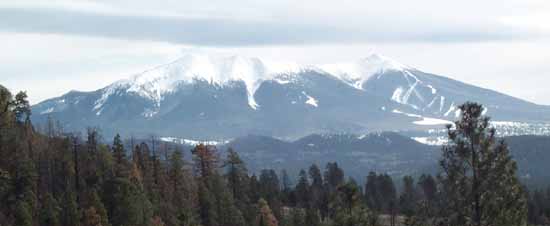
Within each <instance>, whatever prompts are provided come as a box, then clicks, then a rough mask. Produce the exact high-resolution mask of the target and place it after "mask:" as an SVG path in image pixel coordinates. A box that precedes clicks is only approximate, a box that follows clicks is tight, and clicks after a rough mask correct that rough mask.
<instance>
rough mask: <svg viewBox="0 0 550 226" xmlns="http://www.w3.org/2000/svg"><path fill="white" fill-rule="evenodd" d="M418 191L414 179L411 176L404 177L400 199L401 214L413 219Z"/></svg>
mask: <svg viewBox="0 0 550 226" xmlns="http://www.w3.org/2000/svg"><path fill="white" fill-rule="evenodd" d="M416 202H417V197H416V191H415V188H414V179H413V178H412V177H411V176H405V177H403V192H402V193H401V196H400V197H399V206H400V207H401V213H402V214H404V215H405V216H407V217H411V216H413V215H414V213H415V209H416Z"/></svg>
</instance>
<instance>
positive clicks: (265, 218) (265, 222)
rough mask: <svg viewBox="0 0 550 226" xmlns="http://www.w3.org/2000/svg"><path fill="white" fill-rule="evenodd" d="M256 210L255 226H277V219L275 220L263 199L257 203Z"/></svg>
mask: <svg viewBox="0 0 550 226" xmlns="http://www.w3.org/2000/svg"><path fill="white" fill-rule="evenodd" d="M258 210H259V211H258V216H257V218H256V225H257V226H278V224H279V223H278V221H277V218H275V216H274V215H273V213H272V212H271V209H270V208H269V205H268V204H267V202H266V201H265V200H264V199H260V201H258Z"/></svg>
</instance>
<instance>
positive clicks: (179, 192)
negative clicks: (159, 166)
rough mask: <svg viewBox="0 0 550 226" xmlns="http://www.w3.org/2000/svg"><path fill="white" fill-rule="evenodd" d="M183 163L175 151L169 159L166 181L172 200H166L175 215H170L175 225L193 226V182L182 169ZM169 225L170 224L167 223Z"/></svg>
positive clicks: (194, 202) (194, 217) (178, 151)
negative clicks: (175, 222) (174, 219)
mask: <svg viewBox="0 0 550 226" xmlns="http://www.w3.org/2000/svg"><path fill="white" fill-rule="evenodd" d="M184 167H185V162H184V160H183V154H182V152H181V151H180V150H179V149H176V150H175V151H174V152H173V153H172V155H171V157H170V166H169V169H168V181H169V183H168V184H169V186H170V187H171V189H170V190H169V191H170V192H171V193H172V199H171V200H168V201H169V202H170V203H171V204H172V206H173V208H174V210H173V211H174V212H175V213H167V214H172V215H175V216H170V217H176V218H177V221H178V222H177V224H183V225H195V224H196V223H197V219H196V218H197V216H196V213H195V207H196V205H197V203H196V202H197V200H196V197H195V196H194V194H195V192H196V191H195V182H194V179H193V177H192V175H191V174H190V173H189V172H187V170H186V169H185V168H184ZM169 225H170V223H169Z"/></svg>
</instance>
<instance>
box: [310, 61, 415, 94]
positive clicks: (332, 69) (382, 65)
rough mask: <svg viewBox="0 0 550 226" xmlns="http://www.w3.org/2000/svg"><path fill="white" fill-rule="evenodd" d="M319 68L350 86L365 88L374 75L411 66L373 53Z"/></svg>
mask: <svg viewBox="0 0 550 226" xmlns="http://www.w3.org/2000/svg"><path fill="white" fill-rule="evenodd" d="M319 68H321V69H322V70H324V71H326V72H328V73H330V74H332V75H334V76H335V77H337V78H339V79H341V80H342V81H344V82H346V83H347V84H348V85H350V86H353V87H355V88H357V89H363V87H362V85H363V83H364V82H365V81H367V80H368V79H369V78H371V77H372V76H374V75H378V74H382V73H384V72H386V71H403V70H405V69H407V68H409V67H408V66H406V65H403V64H401V63H399V62H397V61H395V60H392V59H390V58H388V57H385V56H382V55H379V54H371V55H369V56H368V57H366V58H363V59H361V60H359V61H356V62H353V63H336V64H324V65H319Z"/></svg>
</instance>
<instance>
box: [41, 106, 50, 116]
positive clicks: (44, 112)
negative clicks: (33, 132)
mask: <svg viewBox="0 0 550 226" xmlns="http://www.w3.org/2000/svg"><path fill="white" fill-rule="evenodd" d="M52 112H53V107H51V108H48V109H46V110H44V111H42V112H40V114H41V115H44V114H48V113H52Z"/></svg>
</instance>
